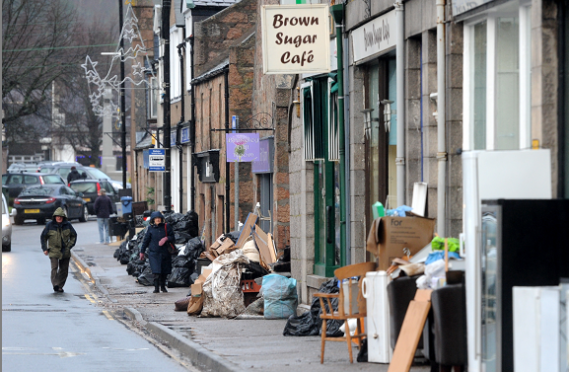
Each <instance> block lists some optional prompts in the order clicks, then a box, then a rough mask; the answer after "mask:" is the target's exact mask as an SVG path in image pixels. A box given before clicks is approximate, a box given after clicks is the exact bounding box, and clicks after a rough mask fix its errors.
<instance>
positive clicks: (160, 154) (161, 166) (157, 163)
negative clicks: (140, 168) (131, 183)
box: [148, 149, 166, 172]
mask: <svg viewBox="0 0 569 372" xmlns="http://www.w3.org/2000/svg"><path fill="white" fill-rule="evenodd" d="M148 170H149V171H151V172H164V171H166V150H165V149H149V150H148Z"/></svg>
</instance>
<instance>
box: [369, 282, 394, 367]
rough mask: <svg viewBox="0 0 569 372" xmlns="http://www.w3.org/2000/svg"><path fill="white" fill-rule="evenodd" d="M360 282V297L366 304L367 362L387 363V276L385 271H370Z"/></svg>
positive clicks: (388, 344)
mask: <svg viewBox="0 0 569 372" xmlns="http://www.w3.org/2000/svg"><path fill="white" fill-rule="evenodd" d="M362 280H363V282H362V295H363V296H364V298H365V299H366V303H367V321H366V333H367V353H368V362H372V363H389V362H390V361H391V357H392V350H391V346H390V327H389V302H388V299H387V285H388V284H389V281H390V279H389V275H387V273H386V272H385V271H370V272H368V273H366V276H365V278H363V279H362Z"/></svg>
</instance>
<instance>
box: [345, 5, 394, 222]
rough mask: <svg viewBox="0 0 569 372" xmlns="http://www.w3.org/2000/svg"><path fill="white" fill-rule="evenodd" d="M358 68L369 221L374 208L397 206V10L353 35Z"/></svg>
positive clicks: (367, 220)
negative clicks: (377, 206)
mask: <svg viewBox="0 0 569 372" xmlns="http://www.w3.org/2000/svg"><path fill="white" fill-rule="evenodd" d="M351 36H352V38H351V39H352V44H353V51H354V54H353V58H354V64H355V65H356V66H355V68H357V69H361V70H362V71H363V75H364V102H363V104H364V106H363V110H362V112H363V114H364V115H363V116H364V128H365V139H364V145H365V174H366V180H365V205H366V211H365V218H366V231H369V228H370V226H371V223H372V222H373V216H372V210H371V205H372V204H373V203H375V202H380V203H382V204H383V205H384V206H385V207H386V208H395V207H397V172H396V157H397V130H398V129H397V84H396V53H395V50H394V49H395V11H391V12H389V13H387V14H384V15H382V16H380V17H377V18H375V19H373V20H371V21H369V22H368V23H366V24H364V25H363V26H360V27H359V28H356V29H355V30H353V31H352V33H351Z"/></svg>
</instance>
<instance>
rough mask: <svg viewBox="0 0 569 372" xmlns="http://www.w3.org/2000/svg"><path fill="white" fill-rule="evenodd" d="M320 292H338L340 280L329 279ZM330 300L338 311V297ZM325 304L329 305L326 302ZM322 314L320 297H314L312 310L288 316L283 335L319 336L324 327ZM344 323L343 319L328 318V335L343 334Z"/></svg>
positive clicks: (336, 335)
mask: <svg viewBox="0 0 569 372" xmlns="http://www.w3.org/2000/svg"><path fill="white" fill-rule="evenodd" d="M318 292H319V293H338V292H339V289H338V280H337V279H335V278H334V279H331V280H328V281H327V282H325V283H323V284H322V285H321V286H320V288H319V289H318ZM330 302H331V304H332V308H333V310H334V311H337V310H338V299H337V298H334V299H332V300H331V301H330ZM324 304H325V306H327V304H326V303H324ZM327 310H329V309H327ZM320 314H322V308H321V307H320V299H319V298H318V297H313V298H312V304H311V305H310V311H308V312H306V313H304V314H302V315H300V316H296V315H293V316H291V317H290V318H288V320H287V322H286V325H285V328H284V330H283V336H318V335H319V334H320V330H321V329H322V319H320ZM342 324H344V322H343V321H338V320H328V323H327V327H326V336H328V337H338V336H341V335H343V332H342V331H340V327H341V326H342Z"/></svg>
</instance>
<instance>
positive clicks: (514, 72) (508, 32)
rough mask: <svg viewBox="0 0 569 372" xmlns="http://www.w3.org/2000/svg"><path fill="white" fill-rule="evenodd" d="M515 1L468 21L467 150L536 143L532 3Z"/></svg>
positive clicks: (465, 96) (464, 91)
mask: <svg viewBox="0 0 569 372" xmlns="http://www.w3.org/2000/svg"><path fill="white" fill-rule="evenodd" d="M527 3H528V2H527V1H512V2H509V3H506V4H505V5H503V6H500V7H495V8H492V9H490V10H489V11H488V13H486V14H484V15H483V16H479V17H478V18H476V19H473V20H470V21H468V22H465V25H464V66H463V67H464V72H463V78H464V82H463V83H464V86H463V95H464V96H463V97H464V101H463V114H464V116H463V118H464V133H463V134H464V135H463V141H464V143H463V148H464V149H465V150H516V149H526V148H530V147H531V115H530V114H531V7H530V6H529V5H527Z"/></svg>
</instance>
